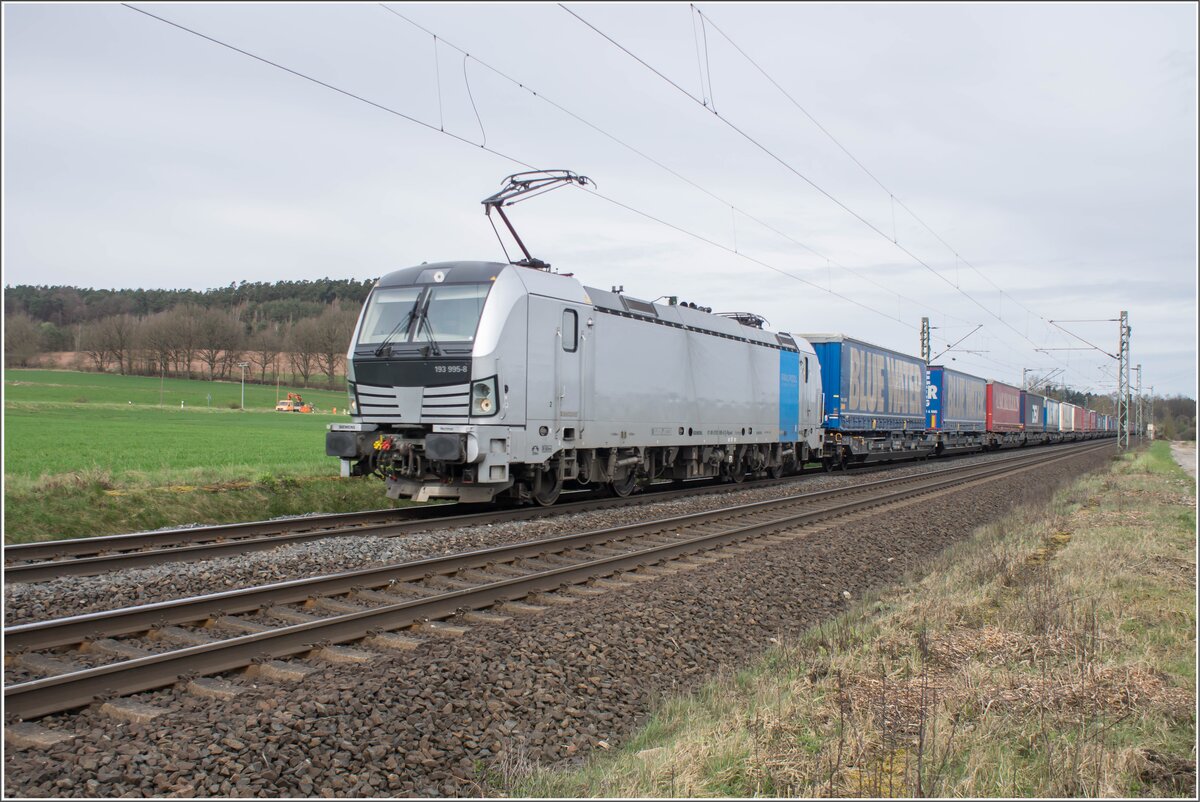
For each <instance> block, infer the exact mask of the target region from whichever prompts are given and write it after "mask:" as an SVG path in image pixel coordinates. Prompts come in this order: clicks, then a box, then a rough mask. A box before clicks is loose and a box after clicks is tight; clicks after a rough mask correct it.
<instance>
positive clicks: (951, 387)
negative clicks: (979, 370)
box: [925, 365, 987, 454]
mask: <svg viewBox="0 0 1200 802" xmlns="http://www.w3.org/2000/svg"><path fill="white" fill-rule="evenodd" d="M927 382H928V384H927V386H926V388H925V415H926V421H925V425H926V426H927V427H928V429H929V439H930V440H931V441H932V442H933V445H934V451H935V453H938V454H943V453H953V452H957V451H969V450H980V449H982V448H983V447H984V445H985V444H986V439H987V380H986V379H981V378H979V377H978V376H971V375H969V374H966V373H961V372H959V371H957V370H951V369H950V368H947V367H944V366H942V365H930V366H929V371H928V378H927Z"/></svg>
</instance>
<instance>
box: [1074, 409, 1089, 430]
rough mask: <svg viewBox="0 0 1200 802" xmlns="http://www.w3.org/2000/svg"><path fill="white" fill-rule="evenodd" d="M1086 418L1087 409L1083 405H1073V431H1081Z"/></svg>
mask: <svg viewBox="0 0 1200 802" xmlns="http://www.w3.org/2000/svg"><path fill="white" fill-rule="evenodd" d="M1086 419H1087V411H1086V410H1085V409H1084V408H1083V407H1075V431H1077V432H1082V431H1083V422H1084V421H1085V420H1086Z"/></svg>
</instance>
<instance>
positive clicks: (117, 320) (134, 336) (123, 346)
mask: <svg viewBox="0 0 1200 802" xmlns="http://www.w3.org/2000/svg"><path fill="white" fill-rule="evenodd" d="M140 328H141V321H139V320H138V319H137V318H136V317H134V316H133V315H130V314H127V313H126V314H120V315H109V316H108V317H105V318H101V319H100V320H98V321H96V328H95V333H94V334H95V337H96V339H97V341H98V342H97V344H98V346H99V348H100V349H102V350H104V351H105V352H107V353H108V354H109V355H110V356H111V358H112V361H114V362H116V363H117V370H118V371H119V372H120V373H121V374H122V375H124V374H125V373H128V372H131V371H132V369H133V355H134V351H135V350H136V349H137V346H138V335H139V330H140Z"/></svg>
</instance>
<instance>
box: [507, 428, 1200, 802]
mask: <svg viewBox="0 0 1200 802" xmlns="http://www.w3.org/2000/svg"><path fill="white" fill-rule="evenodd" d="M1160 451H1161V449H1156V450H1154V451H1152V452H1150V453H1149V454H1142V455H1140V456H1138V457H1137V458H1136V459H1134V458H1132V457H1127V458H1124V459H1123V460H1122V461H1120V462H1118V463H1115V464H1114V466H1113V469H1112V470H1111V471H1110V472H1108V473H1106V474H1103V475H1098V476H1092V477H1089V478H1085V479H1083V480H1082V481H1080V482H1079V483H1077V484H1076V485H1075V486H1074V487H1072V488H1071V489H1070V490H1068V491H1066V492H1065V493H1063V494H1061V495H1060V496H1059V497H1058V498H1057V499H1056V500H1055V501H1054V502H1053V504H1052V505H1051V506H1050V507H1049V508H1048V509H1040V510H1025V511H1023V512H1022V513H1019V514H1016V515H1014V516H1011V517H1010V518H1008V519H1006V520H1004V521H1001V522H999V523H996V524H994V525H992V526H989V527H986V528H984V529H983V530H981V531H979V532H977V533H976V534H975V535H974V536H973V537H972V538H971V539H970V540H969V541H967V542H964V543H963V544H960V545H959V546H958V547H956V548H953V549H951V550H949V551H948V552H947V553H945V554H944V555H943V556H942V558H941V559H940V560H939V561H938V564H937V565H936V566H934V568H933V570H932V571H931V572H930V573H928V574H927V575H926V576H924V577H923V578H921V579H920V580H914V581H913V582H911V583H908V584H906V585H904V586H903V587H901V588H898V589H896V590H894V591H892V592H889V593H887V594H886V595H885V596H883V597H879V598H868V599H864V600H863V601H861V602H860V603H859V604H858V605H857V606H856V607H855V608H853V609H852V610H850V611H848V612H847V613H845V614H844V615H842V616H840V617H838V618H837V619H834V620H831V621H828V622H825V623H824V624H822V625H821V626H819V627H816V628H815V629H813V630H811V631H810V632H809V633H807V635H806V636H805V637H803V638H801V639H799V640H798V641H796V642H793V643H787V644H781V645H779V646H778V647H776V648H775V649H773V650H772V651H771V652H770V653H769V654H768V655H766V656H765V657H764V659H763V660H762V661H761V662H760V663H759V664H757V665H756V666H754V667H753V668H751V669H748V670H745V671H743V672H741V673H739V674H737V675H735V676H730V677H724V678H722V679H720V680H717V681H715V682H713V683H711V684H710V685H709V686H707V687H706V688H705V689H704V690H703V691H702V692H701V693H699V694H697V695H696V696H695V697H691V698H688V699H676V700H672V701H670V702H668V703H667V704H665V705H664V707H663V708H662V709H661V710H660V711H659V712H658V714H657V715H656V716H655V718H654V720H653V721H652V722H651V724H650V725H649V727H648V728H647V729H646V730H645V731H644V732H643V733H641V734H640V735H639V736H638V737H637V738H636V739H634V741H633V742H632V743H630V744H628V745H625V746H624V747H622V748H621V749H619V750H616V754H615V755H613V754H611V753H610V754H603V753H602V754H598V755H594V756H593V758H592V759H591V760H590V761H589V762H588V764H587V765H585V766H584V767H582V768H580V769H577V770H574V771H571V772H565V773H564V772H555V771H551V770H547V769H544V768H539V767H535V766H523V767H521V770H520V771H517V772H511V771H509V772H506V776H505V777H504V778H503V782H499V783H496V784H497V785H500V786H502V787H504V788H505V789H508V791H509V792H510V793H515V794H520V795H534V796H626V797H638V796H643V797H644V796H748V795H769V796H871V797H882V796H1131V795H1152V796H1194V791H1195V766H1196V754H1195V709H1196V684H1195V661H1196V621H1195V603H1196V593H1195V588H1196V563H1195V548H1196V541H1195V526H1196V523H1195V485H1194V483H1193V482H1192V481H1191V480H1190V479H1187V478H1186V477H1184V475H1183V474H1182V472H1180V471H1178V470H1177V469H1175V468H1174V467H1173V466H1172V465H1169V464H1168V462H1165V461H1164V460H1163V458H1162V456H1163V455H1162V453H1160ZM1167 461H1169V454H1168V456H1167Z"/></svg>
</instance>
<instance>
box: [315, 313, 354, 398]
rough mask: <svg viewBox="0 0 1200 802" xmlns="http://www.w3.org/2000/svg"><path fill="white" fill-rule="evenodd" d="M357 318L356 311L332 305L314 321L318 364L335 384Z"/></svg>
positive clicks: (331, 382)
mask: <svg viewBox="0 0 1200 802" xmlns="http://www.w3.org/2000/svg"><path fill="white" fill-rule="evenodd" d="M357 319H358V315H357V314H356V313H355V312H353V311H350V310H344V309H339V308H337V307H336V306H331V307H329V308H327V309H326V310H325V311H324V312H322V313H321V316H320V317H318V318H317V319H316V320H315V321H314V334H315V336H316V342H315V343H314V344H315V345H316V346H317V355H316V357H317V366H318V367H319V368H320V369H321V371H322V372H324V374H325V375H326V376H327V377H328V378H329V383H330V384H333V381H334V375H335V374H336V373H337V369H338V366H339V365H340V364H342V362H343V361H344V359H345V356H346V350H347V349H348V348H349V347H350V337H351V336H352V335H353V334H354V324H355V322H356V321H357Z"/></svg>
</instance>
